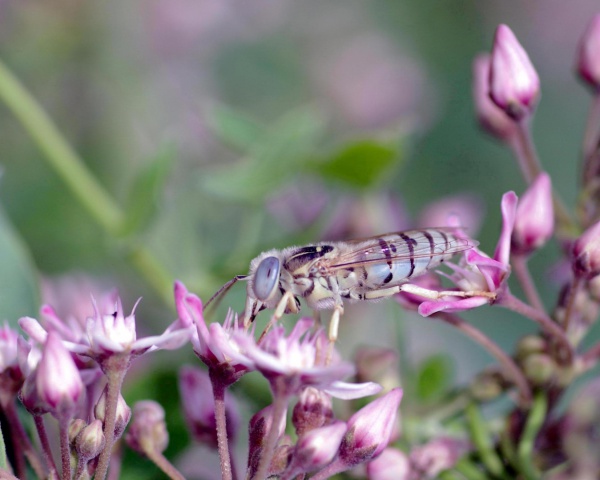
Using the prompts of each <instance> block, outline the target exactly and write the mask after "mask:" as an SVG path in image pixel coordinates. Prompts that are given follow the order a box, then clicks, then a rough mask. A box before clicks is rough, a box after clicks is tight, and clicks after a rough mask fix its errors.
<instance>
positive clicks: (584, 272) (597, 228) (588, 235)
mask: <svg viewBox="0 0 600 480" xmlns="http://www.w3.org/2000/svg"><path fill="white" fill-rule="evenodd" d="M571 254H572V262H573V263H572V266H573V271H574V272H575V275H578V276H583V277H587V278H591V277H595V276H596V275H598V274H599V273H600V222H598V223H595V224H594V225H592V226H591V227H589V228H588V229H587V230H586V231H585V232H583V234H582V235H581V236H580V237H579V238H578V239H577V240H575V243H574V244H573V249H572V251H571Z"/></svg>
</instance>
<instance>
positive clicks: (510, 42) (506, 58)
mask: <svg viewBox="0 0 600 480" xmlns="http://www.w3.org/2000/svg"><path fill="white" fill-rule="evenodd" d="M539 92H540V79H539V77H538V74H537V72H536V71H535V68H534V67H533V65H532V64H531V61H530V60H529V56H528V55H527V52H526V51H525V50H524V49H523V47H522V46H521V44H520V43H519V41H518V40H517V37H515V34H514V33H513V32H512V30H511V29H510V28H509V27H507V26H506V25H499V26H498V28H497V29H496V35H495V37H494V46H493V49H492V62H491V66H490V97H491V99H492V100H493V101H494V103H495V104H496V105H498V107H500V108H501V109H502V110H504V111H505V112H506V114H507V115H508V116H509V117H511V118H513V119H514V120H516V121H519V120H522V119H523V118H525V117H528V116H530V115H531V114H532V113H533V110H534V108H535V104H536V102H537V98H538V95H539Z"/></svg>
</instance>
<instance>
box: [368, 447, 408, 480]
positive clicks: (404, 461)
mask: <svg viewBox="0 0 600 480" xmlns="http://www.w3.org/2000/svg"><path fill="white" fill-rule="evenodd" d="M367 474H368V476H369V480H409V479H412V478H414V477H413V476H412V474H411V468H410V462H409V461H408V457H407V455H406V454H405V453H404V452H402V451H400V450H396V449H395V448H386V449H385V450H384V451H383V452H381V455H379V456H378V457H377V458H376V459H375V460H373V461H371V462H369V463H368V464H367Z"/></svg>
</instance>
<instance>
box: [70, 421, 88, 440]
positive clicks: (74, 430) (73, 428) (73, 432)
mask: <svg viewBox="0 0 600 480" xmlns="http://www.w3.org/2000/svg"><path fill="white" fill-rule="evenodd" d="M86 425H87V422H86V421H85V420H83V419H81V418H76V419H75V420H72V421H71V423H70V424H69V443H71V444H73V443H74V442H75V438H76V437H77V435H79V432H81V431H82V430H83V429H84V428H85V427H86Z"/></svg>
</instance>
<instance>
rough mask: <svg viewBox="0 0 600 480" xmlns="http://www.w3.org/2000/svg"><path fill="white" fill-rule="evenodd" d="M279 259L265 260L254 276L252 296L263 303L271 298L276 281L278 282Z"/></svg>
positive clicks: (268, 258)
mask: <svg viewBox="0 0 600 480" xmlns="http://www.w3.org/2000/svg"><path fill="white" fill-rule="evenodd" d="M279 268H280V264H279V259H278V258H277V257H267V258H265V259H264V260H263V261H262V262H260V264H259V265H258V268H257V269H256V273H255V274H254V284H253V289H254V295H256V298H257V299H258V300H260V301H261V302H262V301H265V300H266V299H267V298H269V297H270V296H271V293H273V290H274V289H275V285H277V280H279Z"/></svg>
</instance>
